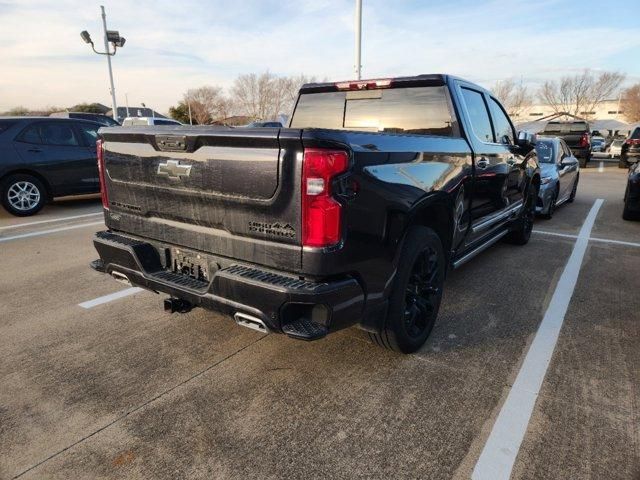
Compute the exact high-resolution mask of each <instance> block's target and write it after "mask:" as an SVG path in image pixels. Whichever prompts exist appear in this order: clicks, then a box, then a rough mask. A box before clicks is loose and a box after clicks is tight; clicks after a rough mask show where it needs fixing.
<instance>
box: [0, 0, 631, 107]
mask: <svg viewBox="0 0 640 480" xmlns="http://www.w3.org/2000/svg"><path fill="white" fill-rule="evenodd" d="M639 2H640V0H635V1H634V0H626V1H622V0H618V1H616V0H609V1H598V2H596V1H592V0H582V1H577V0H535V1H531V0H528V1H527V0H523V1H518V0H511V1H507V0H492V1H486V2H483V1H479V0H477V1H473V0H448V1H442V0H437V1H431V0H423V1H409V0H407V1H402V0H396V1H384V0H363V25H362V44H363V47H362V75H363V78H376V77H388V76H400V75H413V74H420V73H450V74H454V75H459V76H461V77H464V78H467V79H468V80H471V81H474V82H477V83H480V84H482V85H484V86H486V87H488V88H490V87H491V86H492V85H493V84H494V83H495V82H496V80H500V79H505V78H515V79H517V80H522V81H523V82H524V83H525V84H527V85H528V86H530V88H531V89H532V90H534V91H535V90H536V89H537V88H538V87H539V86H540V85H541V84H542V83H543V82H544V81H545V80H548V79H557V78H559V77H561V76H563V75H571V74H575V73H578V72H580V71H582V70H583V69H585V68H589V69H592V70H594V71H600V70H615V71H620V72H623V73H625V74H626V75H627V80H626V84H632V83H637V82H640V28H638V6H639ZM100 4H103V5H104V6H105V8H106V11H107V23H108V27H109V29H110V30H119V31H120V34H121V35H122V36H124V37H125V38H126V45H125V46H124V48H122V49H118V52H117V54H116V56H115V57H114V58H113V71H114V79H115V87H116V96H117V100H118V104H119V105H124V104H125V94H127V96H128V101H129V104H130V105H132V106H133V105H139V104H140V103H142V102H144V103H145V104H146V105H147V106H150V107H153V108H155V109H156V110H158V111H160V112H166V111H167V110H168V108H169V107H170V106H171V105H175V104H176V103H177V102H178V101H179V99H180V98H181V97H182V95H183V93H184V92H185V91H186V90H187V89H189V88H194V87H199V86H202V85H218V86H221V87H223V88H230V87H231V85H232V83H233V80H234V78H235V77H237V76H238V75H239V74H243V73H253V72H255V73H260V72H263V71H266V70H268V71H270V72H272V73H275V74H280V75H298V74H306V75H310V76H311V75H314V76H317V77H319V78H324V77H326V78H327V79H329V80H336V81H338V80H345V79H351V78H353V77H354V73H353V72H354V68H353V65H354V5H355V0H264V1H259V0H234V1H229V0H208V1H203V0H186V1H184V0H183V1H175V0H174V1H169V0H157V1H147V0H137V1H135V2H134V1H131V0H130V1H120V0H102V1H99V0H98V1H94V0H51V1H43V0H20V1H15V0H0V111H5V110H8V109H10V108H12V107H15V106H25V107H27V108H34V109H35V108H43V107H46V106H51V105H56V106H62V107H68V106H71V105H74V104H77V103H80V102H100V103H103V104H105V105H110V97H109V83H108V82H109V80H108V74H107V62H106V59H105V57H104V56H100V55H95V54H94V53H92V51H91V49H90V47H89V45H86V44H85V43H84V42H83V41H82V40H81V38H80V35H79V34H80V31H82V30H88V31H89V33H90V34H91V35H92V37H93V39H94V41H95V43H96V47H98V48H99V49H102V45H103V44H102V33H101V32H102V24H101V18H100Z"/></svg>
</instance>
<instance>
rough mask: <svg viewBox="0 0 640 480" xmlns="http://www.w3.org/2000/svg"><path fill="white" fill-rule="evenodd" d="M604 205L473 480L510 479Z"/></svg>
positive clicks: (589, 224) (583, 238)
mask: <svg viewBox="0 0 640 480" xmlns="http://www.w3.org/2000/svg"><path fill="white" fill-rule="evenodd" d="M603 202H604V200H602V199H598V200H596V201H595V202H594V204H593V206H592V207H591V210H590V211H589V214H588V215H587V218H586V219H585V221H584V224H583V225H582V228H581V229H580V233H579V234H578V237H577V239H576V243H575V245H574V247H573V251H572V252H571V256H570V257H569V260H568V261H567V265H566V266H565V268H564V271H563V272H562V276H561V277H560V280H559V281H558V285H557V286H556V289H555V292H554V293H553V297H552V298H551V302H550V303H549V307H548V308H547V311H546V313H545V315H544V318H543V319H542V323H540V326H539V327H538V331H537V332H536V336H535V338H534V339H533V342H532V343H531V347H529V351H528V352H527V355H526V357H525V359H524V362H523V363H522V367H520V371H519V372H518V376H517V377H516V380H515V382H514V383H513V386H512V387H511V390H510V391H509V395H508V396H507V400H506V401H505V403H504V405H503V406H502V409H501V410H500V413H499V414H498V418H497V419H496V422H495V424H494V425H493V429H492V430H491V433H490V434H489V438H488V439H487V443H486V444H485V446H484V449H483V450H482V453H481V454H480V458H479V459H478V463H476V466H475V468H474V469H473V474H472V478H473V479H474V480H508V479H509V477H510V476H511V471H512V469H513V464H514V462H515V460H516V456H517V455H518V451H519V450H520V445H521V444H522V440H523V438H524V435H525V432H526V431H527V426H528V425H529V420H530V418H531V414H532V412H533V407H534V406H535V403H536V399H537V398H538V392H539V391H540V387H541V385H542V381H543V380H544V376H545V374H546V372H547V367H548V366H549V362H550V361H551V356H552V355H553V350H554V349H555V346H556V343H557V341H558V336H559V334H560V328H561V327H562V323H563V321H564V316H565V314H566V313H567V308H568V307H569V302H570V301H571V297H572V296H573V291H574V289H575V286H576V282H577V280H578V276H579V274H580V267H581V266H582V259H583V258H584V254H585V251H586V250H587V246H588V244H589V237H590V234H591V230H592V228H593V224H594V222H595V220H596V216H597V215H598V211H599V210H600V207H601V206H602V203H603Z"/></svg>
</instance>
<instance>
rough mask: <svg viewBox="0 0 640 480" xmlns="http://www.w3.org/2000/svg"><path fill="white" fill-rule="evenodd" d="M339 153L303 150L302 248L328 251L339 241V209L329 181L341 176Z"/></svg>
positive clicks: (343, 160) (344, 161)
mask: <svg viewBox="0 0 640 480" xmlns="http://www.w3.org/2000/svg"><path fill="white" fill-rule="evenodd" d="M348 165H349V156H348V155H347V152H344V151H342V150H325V149H319V148H306V149H305V150H304V160H303V165H302V245H303V246H306V247H328V246H331V245H335V244H336V243H338V242H339V241H340V238H341V237H342V205H340V203H338V202H337V201H336V200H335V199H334V198H333V197H332V196H331V180H332V179H333V178H334V177H335V176H336V175H339V174H340V173H342V172H344V171H345V170H346V169H347V167H348Z"/></svg>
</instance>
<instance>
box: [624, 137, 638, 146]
mask: <svg viewBox="0 0 640 480" xmlns="http://www.w3.org/2000/svg"><path fill="white" fill-rule="evenodd" d="M624 143H626V144H627V145H640V138H627V139H626V140H625V141H624Z"/></svg>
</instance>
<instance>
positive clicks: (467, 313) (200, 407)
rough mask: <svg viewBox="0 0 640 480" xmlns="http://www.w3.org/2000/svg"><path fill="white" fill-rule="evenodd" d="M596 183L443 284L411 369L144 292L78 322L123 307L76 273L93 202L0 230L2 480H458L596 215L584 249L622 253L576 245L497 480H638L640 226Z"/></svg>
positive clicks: (361, 344)
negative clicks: (524, 237)
mask: <svg viewBox="0 0 640 480" xmlns="http://www.w3.org/2000/svg"><path fill="white" fill-rule="evenodd" d="M598 167H599V165H598V163H595V164H594V166H593V167H591V168H588V169H585V170H583V171H582V174H581V182H580V187H579V190H578V197H577V199H576V201H575V202H574V203H573V204H567V205H565V206H562V207H561V208H560V209H559V210H558V211H557V212H556V214H555V216H554V218H553V219H552V220H539V221H537V222H536V226H535V228H536V230H537V231H538V232H546V233H535V234H534V235H533V237H532V240H531V241H530V243H529V244H528V245H526V246H524V247H517V246H512V245H508V244H498V245H496V246H495V247H493V248H491V249H490V250H488V251H487V252H485V253H483V254H482V255H481V256H479V257H477V258H476V259H474V260H473V261H471V262H470V263H468V264H466V265H465V266H464V267H462V268H461V269H459V270H457V271H454V272H453V273H452V274H451V275H450V277H449V278H448V283H447V286H446V291H445V298H444V300H443V305H442V308H441V314H440V317H439V319H438V322H437V324H436V327H435V329H434V331H433V333H432V335H431V337H430V339H429V340H428V342H427V344H426V345H425V347H424V348H423V349H422V350H421V351H420V352H419V353H417V354H415V355H408V356H406V355H399V354H395V353H392V352H388V351H385V350H382V349H380V348H378V347H375V346H374V345H373V344H370V343H369V342H368V340H367V338H366V336H365V335H364V334H363V333H362V332H361V331H359V330H357V329H350V330H345V331H342V332H339V333H337V334H334V335H331V336H329V337H328V338H326V339H323V340H321V341H318V342H313V343H304V342H298V341H295V340H292V339H289V338H287V337H285V336H282V335H267V336H265V335H262V334H259V333H257V332H253V331H251V330H247V329H243V328H240V327H237V326H236V325H235V323H234V322H233V321H232V320H230V319H228V318H225V317H223V316H221V315H218V314H215V313H212V312H207V311H203V310H194V311H192V312H190V313H189V314H185V315H181V316H178V315H173V316H172V315H168V314H165V313H164V312H163V311H162V299H163V297H162V296H159V295H155V294H153V293H149V292H140V293H135V294H133V295H129V296H126V297H123V298H119V299H116V300H113V301H110V302H107V303H104V304H101V305H97V306H94V307H93V308H89V309H85V308H82V307H80V306H78V304H79V303H82V302H85V301H89V300H92V299H95V298H98V297H101V296H104V295H107V294H111V293H114V292H118V291H122V290H125V289H126V287H124V286H123V285H120V284H118V283H116V282H114V281H113V280H112V279H111V278H108V277H106V276H104V275H101V274H98V273H96V272H94V271H92V270H90V269H89V268H88V263H89V262H90V261H91V260H93V259H94V258H96V254H95V251H94V249H93V246H92V244H91V237H92V235H93V232H95V231H96V230H98V229H100V225H97V224H96V223H97V222H100V220H101V217H100V216H99V215H94V216H91V215H90V214H92V213H96V212H100V204H99V200H96V199H95V197H94V198H89V199H87V198H83V199H65V200H64V201H57V202H56V203H55V204H54V205H52V206H48V207H46V208H45V210H43V212H41V214H39V215H37V216H35V217H30V218H22V219H16V218H14V217H9V216H8V215H7V214H6V213H4V212H2V213H0V265H1V267H0V268H1V269H2V270H1V272H2V274H1V275H0V305H1V306H2V308H1V310H0V338H1V339H2V340H0V358H1V359H2V362H0V385H2V388H0V478H54V479H55V478H64V479H66V478H429V479H439V478H442V479H448V478H457V479H463V478H469V477H470V476H471V474H472V471H473V468H474V466H475V464H476V462H477V460H478V458H479V456H480V453H481V451H482V449H483V447H484V445H485V443H486V440H487V438H488V436H489V433H490V432H491V430H492V426H493V424H494V421H495V419H496V417H497V415H498V413H499V412H500V410H501V407H502V405H503V403H504V401H505V398H506V396H507V395H508V393H509V391H510V387H511V385H512V383H513V381H514V379H515V377H516V375H517V374H518V371H519V370H520V367H521V364H522V361H523V359H524V357H525V355H526V353H527V350H528V346H529V344H530V342H531V340H532V338H533V336H534V335H535V334H536V331H537V329H538V326H539V325H540V322H541V320H542V318H543V316H544V314H545V311H546V308H547V306H548V304H549V301H550V299H551V297H552V295H553V293H554V291H555V289H556V286H557V281H558V278H559V277H560V275H561V274H562V271H563V269H564V267H565V264H566V263H567V259H568V257H569V255H570V254H571V252H572V249H573V245H574V243H575V239H574V238H573V237H572V235H577V234H578V231H579V230H580V227H581V226H582V224H583V222H584V221H585V217H586V216H587V213H588V212H589V210H590V209H591V207H592V206H593V204H594V201H595V199H597V198H602V199H604V204H603V206H602V208H601V209H600V212H599V214H598V216H597V218H596V222H595V226H594V228H593V231H592V234H591V235H592V237H597V238H600V239H605V240H606V239H611V240H617V241H623V242H629V243H631V244H633V243H635V244H637V245H622V244H616V243H611V242H601V241H590V242H589V246H588V249H587V251H586V255H585V257H584V260H583V263H582V270H581V271H580V274H579V277H578V281H577V284H576V285H575V291H574V294H573V297H572V299H571V302H570V304H569V308H568V310H567V313H566V316H565V319H564V324H563V327H562V330H561V332H560V336H559V339H558V343H557V345H556V348H555V352H554V354H553V357H552V359H551V362H550V365H549V368H548V370H547V372H546V376H545V379H544V382H543V385H542V388H541V390H540V392H539V395H538V398H537V402H536V404H535V408H534V410H533V414H532V416H531V419H530V422H529V424H528V428H527V430H526V434H525V436H524V440H523V442H522V444H521V446H520V449H519V452H518V455H517V458H516V462H515V465H514V468H513V472H512V478H514V479H560V478H571V479H578V478H580V479H602V478H607V479H637V478H640V407H639V405H640V275H639V274H638V272H640V223H631V222H625V221H623V220H622V219H621V212H622V195H623V192H624V184H625V172H624V171H623V170H619V169H618V168H617V166H616V165H615V164H613V163H606V164H605V165H604V167H603V168H602V169H599V168H598ZM600 170H602V171H600ZM78 215H85V216H82V217H78ZM72 217H76V218H72ZM33 222H41V223H33ZM66 227H73V228H66ZM42 232H46V233H43V234H40V233H42ZM548 233H561V234H563V235H568V236H555V235H549V234H548Z"/></svg>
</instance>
